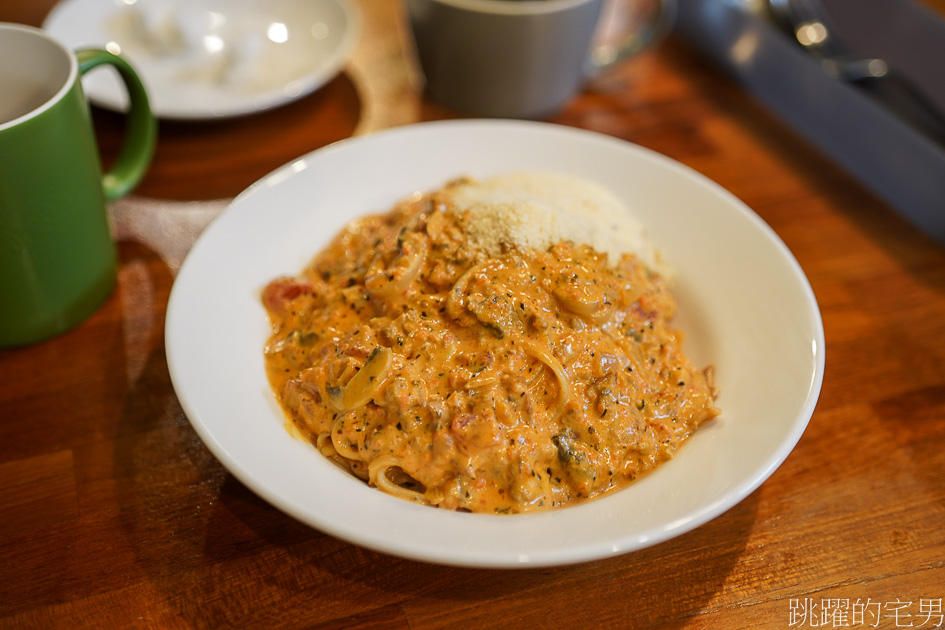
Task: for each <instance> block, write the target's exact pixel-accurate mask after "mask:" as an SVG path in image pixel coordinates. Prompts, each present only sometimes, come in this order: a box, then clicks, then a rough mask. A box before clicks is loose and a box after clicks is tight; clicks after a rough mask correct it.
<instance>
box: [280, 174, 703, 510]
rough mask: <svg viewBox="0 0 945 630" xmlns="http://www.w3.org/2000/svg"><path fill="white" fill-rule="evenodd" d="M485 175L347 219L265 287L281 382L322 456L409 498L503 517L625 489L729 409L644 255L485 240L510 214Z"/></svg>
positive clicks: (290, 413)
mask: <svg viewBox="0 0 945 630" xmlns="http://www.w3.org/2000/svg"><path fill="white" fill-rule="evenodd" d="M475 185H476V184H475V182H472V181H471V180H458V181H456V182H451V183H449V184H447V185H446V186H444V187H443V188H442V189H440V190H438V191H434V192H432V193H428V194H424V195H416V196H414V197H411V198H409V199H407V200H405V201H403V202H401V203H399V204H397V205H396V206H395V207H394V208H393V209H392V210H390V211H389V212H387V213H385V214H379V215H373V216H368V217H364V218H362V219H359V220H357V221H354V222H352V223H351V224H349V225H348V226H347V227H346V228H345V229H344V230H342V231H341V233H339V234H338V235H337V236H336V238H335V239H334V240H333V241H332V242H331V243H330V244H329V246H328V247H327V248H325V249H324V250H323V251H322V252H321V253H319V254H318V255H317V256H316V257H315V259H314V260H313V261H312V262H311V264H310V265H309V266H307V267H306V268H305V269H304V270H303V271H302V272H301V273H300V275H299V276H297V277H291V278H290V277H285V278H277V279H275V280H273V281H272V282H271V283H270V284H269V285H268V286H267V287H266V288H265V290H264V292H263V302H264V305H265V307H266V310H267V312H268V314H269V318H270V321H271V323H272V336H271V338H270V340H269V342H268V344H267V346H266V350H265V360H266V368H267V373H268V376H269V380H270V383H271V384H272V387H273V391H274V392H275V393H276V395H277V396H278V398H279V400H280V402H281V404H282V406H283V408H284V409H285V411H286V414H287V418H288V419H289V421H290V422H291V423H292V424H293V425H295V427H297V428H298V430H299V431H300V432H301V433H302V434H303V435H305V436H307V437H308V438H309V439H310V440H311V441H312V443H313V444H314V446H315V448H316V450H317V451H318V452H319V453H321V454H322V455H324V456H326V457H328V458H329V459H331V460H332V461H333V462H334V463H336V464H338V465H339V466H341V467H342V468H344V469H346V470H349V471H350V472H351V473H352V474H353V475H355V476H356V477H358V478H360V479H363V480H365V481H366V482H367V483H368V484H369V485H371V486H374V487H376V488H377V489H379V490H381V491H383V492H386V493H388V494H391V495H394V496H397V497H399V498H402V499H405V500H408V501H413V502H416V503H422V504H426V505H432V506H437V507H441V508H445V509H453V510H463V511H473V512H492V513H503V514H505V513H518V512H529V511H537V510H546V509H551V508H556V507H560V506H567V505H572V504H575V503H579V502H582V501H585V500H588V499H591V498H594V497H598V496H601V495H604V494H607V493H609V492H612V491H614V490H617V489H619V488H621V487H624V486H625V485H627V484H628V483H630V482H631V481H632V480H634V479H636V478H639V477H640V476H641V475H644V474H647V473H648V472H649V471H651V470H653V469H654V468H656V467H657V466H659V465H660V464H661V463H663V462H664V461H666V460H667V459H669V458H671V457H672V456H673V454H674V453H676V451H677V450H678V449H679V447H680V446H681V445H682V444H683V443H684V442H685V441H686V440H687V439H688V438H689V437H690V435H691V434H692V433H693V432H694V431H695V430H696V429H697V428H698V427H699V426H700V425H701V424H702V423H704V422H705V421H707V420H709V419H710V418H712V417H714V416H716V415H717V414H718V413H719V410H718V409H717V408H716V407H715V404H714V400H715V397H716V392H715V389H714V385H713V383H712V370H711V369H710V368H706V369H697V368H696V367H694V366H693V365H692V364H691V362H690V361H689V359H688V358H687V357H686V355H685V354H684V353H683V351H682V348H681V346H682V343H681V336H680V334H679V333H678V332H677V331H676V330H674V329H673V328H672V326H671V324H670V322H671V320H672V319H673V317H674V316H675V313H676V303H675V301H674V299H673V297H672V294H671V293H670V291H669V288H668V285H667V281H666V279H665V276H664V274H663V273H662V270H661V268H660V267H659V266H658V265H655V264H654V263H653V261H654V260H655V258H654V255H653V253H652V252H650V253H648V254H647V255H646V256H644V257H641V256H638V255H637V254H636V253H634V252H633V251H624V252H622V253H616V254H615V253H614V241H613V240H611V241H609V242H608V249H607V250H606V251H605V250H599V249H595V247H594V246H593V244H592V243H583V242H574V241H572V240H569V239H567V238H561V237H560V235H557V234H555V233H553V232H552V231H549V230H545V232H547V235H546V236H547V238H546V240H545V241H542V242H537V241H535V238H534V237H535V234H532V233H530V236H529V239H530V240H528V241H527V242H525V241H516V240H514V239H511V240H510V239H509V237H508V235H507V234H506V233H505V232H502V234H501V235H500V237H499V239H498V240H497V241H496V242H495V243H492V244H488V243H486V242H485V240H484V239H485V238H487V236H488V229H486V228H484V227H483V223H482V222H481V220H480V218H479V217H483V216H485V217H487V218H488V220H489V221H490V222H494V221H495V219H496V218H497V217H499V216H500V215H501V214H500V213H497V211H493V210H495V208H493V209H492V210H490V211H489V212H487V213H479V214H477V208H476V207H475V206H474V204H470V203H468V202H469V199H470V198H471V197H470V194H471V193H470V190H469V187H470V186H475ZM555 190H558V189H557V188H555ZM460 193H462V194H460ZM490 194H491V193H490ZM460 200H464V201H462V203H461V202H460ZM503 203H505V202H503ZM542 207H544V206H542ZM492 224H493V223H489V225H492ZM568 225H570V224H568ZM503 229H505V228H503ZM517 229H518V228H517ZM506 231H507V230H506ZM603 231H604V232H606V230H603ZM523 233H524V232H523ZM473 234H475V237H472V236H471V235H473ZM543 234H544V232H543Z"/></svg>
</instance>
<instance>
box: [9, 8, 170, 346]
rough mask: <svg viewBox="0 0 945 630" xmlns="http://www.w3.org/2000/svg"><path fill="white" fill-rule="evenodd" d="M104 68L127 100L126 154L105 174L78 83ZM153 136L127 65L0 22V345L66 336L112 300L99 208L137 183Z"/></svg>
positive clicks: (113, 272)
mask: <svg viewBox="0 0 945 630" xmlns="http://www.w3.org/2000/svg"><path fill="white" fill-rule="evenodd" d="M101 65H109V66H112V67H113V68H115V69H116V70H117V71H118V74H119V75H120V76H121V78H122V80H123V82H124V84H125V86H126V88H127V90H128V94H129V96H130V101H131V105H130V108H129V110H128V121H127V127H126V138H125V144H124V146H123V147H122V150H121V152H120V153H119V155H118V157H117V158H116V161H115V164H114V165H113V166H112V168H111V169H110V170H109V172H107V173H104V174H103V172H102V166H101V159H100V156H99V152H98V147H97V144H96V140H95V135H94V132H93V128H92V120H91V115H90V112H89V108H88V104H87V102H86V99H85V95H84V93H83V91H82V84H81V77H82V75H83V74H85V73H86V72H87V71H89V70H91V69H92V68H95V67H97V66H101ZM156 130H157V123H156V121H155V119H154V117H153V116H152V114H151V109H150V106H149V104H148V98H147V94H146V92H145V90H144V87H143V86H142V83H141V81H140V80H139V78H138V76H137V75H136V74H135V72H134V70H133V69H132V68H131V67H130V66H129V65H128V63H127V62H126V61H125V60H124V59H122V58H120V57H117V56H115V55H113V54H111V53H109V52H106V51H104V50H95V49H88V50H79V51H76V52H75V53H73V52H72V51H71V50H69V49H68V48H66V47H64V46H63V45H62V44H61V43H59V42H58V41H56V40H55V39H53V38H51V37H50V36H49V35H48V34H46V33H45V32H43V31H41V30H39V29H35V28H32V27H28V26H23V25H18V24H0V346H15V345H24V344H29V343H33V342H36V341H40V340H42V339H45V338H47V337H51V336H53V335H56V334H59V333H61V332H64V331H65V330H68V329H69V328H72V327H73V326H75V325H76V324H78V323H79V322H81V321H82V320H84V319H85V318H86V317H87V316H89V315H90V314H91V313H92V312H94V311H95V310H96V309H97V308H98V306H99V305H100V304H101V303H102V302H103V301H104V300H105V298H106V297H107V296H108V295H109V293H110V292H111V290H112V288H113V286H114V284H115V280H116V277H117V258H118V256H117V248H116V246H115V243H114V241H113V239H112V235H111V231H110V225H109V221H108V215H107V212H106V202H107V200H109V199H115V198H117V197H120V196H122V195H124V194H126V193H128V192H129V191H131V190H132V189H133V188H134V187H135V186H136V185H137V184H138V182H139V181H140V179H141V178H142V177H143V175H144V173H145V171H146V170H147V168H148V165H149V164H150V161H151V157H152V156H153V154H154V146H155V141H156V134H157V131H156Z"/></svg>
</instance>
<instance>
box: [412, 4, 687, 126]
mask: <svg viewBox="0 0 945 630" xmlns="http://www.w3.org/2000/svg"><path fill="white" fill-rule="evenodd" d="M674 2H675V0H632V1H625V2H623V3H622V4H620V5H618V4H616V3H614V4H613V5H611V4H609V2H608V0H406V5H407V13H408V17H409V21H410V27H411V32H412V34H413V38H414V43H415V45H416V52H417V57H418V60H419V62H420V67H421V69H422V71H423V75H424V79H425V81H426V91H427V93H428V95H429V96H430V98H431V99H433V100H435V101H437V102H439V103H442V104H444V105H447V106H448V107H451V108H454V109H456V110H459V111H461V112H465V113H467V114H473V115H478V116H490V117H500V118H540V117H545V116H548V115H551V114H553V113H555V112H556V111H557V110H559V109H560V108H561V107H562V106H563V105H564V104H565V103H566V102H567V101H568V99H570V98H571V96H573V95H574V94H575V93H576V92H577V91H578V90H579V89H580V88H581V87H582V85H583V84H584V83H585V82H586V81H587V79H588V78H589V77H591V76H593V75H595V74H597V73H599V72H601V71H602V70H604V69H606V68H609V67H611V66H613V65H614V64H616V63H618V62H619V61H621V60H623V59H626V58H627V57H629V56H631V55H633V54H635V53H637V52H639V51H641V50H643V49H644V48H646V47H647V46H648V45H650V44H651V43H652V42H654V41H656V40H657V39H659V37H660V35H662V34H663V33H665V32H666V31H667V30H668V29H669V27H670V26H671V24H672V20H673V17H674V15H675V4H674ZM605 8H612V9H614V10H615V11H616V10H622V11H623V13H617V14H615V15H611V16H609V19H608V20H603V19H602V15H603V12H604V9H605ZM638 9H639V10H638ZM644 9H645V10H644ZM604 22H606V24H607V26H609V27H612V30H614V31H615V32H617V33H618V35H617V37H616V38H612V39H611V41H606V42H604V41H601V27H602V23H604ZM615 22H620V24H617V25H615Z"/></svg>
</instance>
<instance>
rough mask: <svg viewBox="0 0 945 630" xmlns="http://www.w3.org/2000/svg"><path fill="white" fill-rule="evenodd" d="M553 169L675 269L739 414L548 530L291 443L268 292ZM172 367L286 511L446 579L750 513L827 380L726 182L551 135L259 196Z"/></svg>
mask: <svg viewBox="0 0 945 630" xmlns="http://www.w3.org/2000/svg"><path fill="white" fill-rule="evenodd" d="M520 168H535V169H547V170H558V171H562V172H566V173H571V174H574V175H578V176H582V177H587V178H591V179H594V180H597V181H598V182H600V183H601V184H603V185H604V186H606V187H608V188H610V189H611V190H612V191H614V192H615V193H616V194H617V195H618V196H620V197H621V198H622V199H624V200H625V201H626V203H627V204H628V206H629V207H630V208H631V209H632V211H633V212H634V213H635V214H636V215H637V216H638V217H639V219H640V220H641V221H643V223H644V224H645V225H646V226H647V227H648V229H649V231H650V234H651V237H652V239H653V240H654V241H655V242H656V244H657V245H658V246H659V247H660V248H661V249H662V250H663V253H664V255H665V257H666V258H667V260H668V261H669V262H670V263H671V264H672V265H673V266H674V267H675V270H676V274H677V278H676V287H675V291H676V294H677V297H678V301H679V305H680V310H681V316H680V318H679V319H678V323H679V325H680V326H681V327H682V329H683V330H684V331H685V333H686V341H685V348H686V350H687V352H688V354H689V355H690V356H691V357H692V358H693V360H694V361H695V362H696V364H699V365H706V364H709V363H712V364H714V365H715V366H716V382H717V384H718V386H719V388H720V389H721V396H720V398H719V400H718V405H719V406H720V407H721V409H722V412H723V413H722V416H721V417H719V418H717V419H716V420H714V421H713V422H711V423H709V424H707V425H705V426H703V427H702V428H701V429H700V430H699V431H698V432H697V433H696V434H695V436H694V437H693V438H692V439H691V440H690V441H689V442H688V443H687V444H685V445H684V446H683V447H682V449H681V450H680V452H679V453H678V454H677V456H676V457H675V458H674V459H673V460H671V461H669V462H667V463H666V464H664V465H663V466H662V467H660V468H658V469H657V470H656V471H655V472H653V473H652V474H650V475H649V476H647V477H645V478H643V479H642V480H640V481H638V482H636V483H634V484H632V485H631V486H629V487H628V488H626V489H623V490H621V491H619V492H616V493H613V494H611V495H609V496H606V497H603V498H600V499H597V500H594V501H590V502H588V503H586V504H583V505H579V506H576V507H569V508H566V509H562V510H558V511H551V512H544V513H538V514H525V515H511V516H496V515H483V514H467V513H458V512H450V511H445V510H438V509H435V508H430V507H424V506H419V505H415V504H412V503H408V502H406V501H402V500H400V499H396V498H394V497H391V496H388V495H386V494H384V493H382V492H380V491H378V490H374V489H372V488H369V487H368V486H366V485H365V484H363V483H362V482H360V481H357V480H355V479H354V478H353V477H351V476H349V475H347V474H346V473H344V472H342V471H340V470H339V469H338V468H336V467H335V466H334V465H333V464H331V463H329V462H328V461H327V460H325V459H324V458H323V457H322V456H321V455H319V454H318V453H317V452H316V451H315V450H314V448H313V447H311V446H310V445H309V444H308V443H305V442H303V441H300V440H298V439H295V438H292V437H290V435H289V434H288V432H287V431H286V430H285V428H284V417H283V415H282V413H281V411H280V409H279V408H278V406H277V404H276V402H275V399H274V397H273V395H272V392H271V391H270V389H269V386H268V383H267V381H266V376H265V369H264V365H263V346H264V344H265V341H266V338H267V336H268V333H269V326H268V321H267V318H266V314H265V312H264V310H263V308H262V306H261V303H260V301H259V295H260V290H261V289H262V287H264V286H265V285H266V283H267V282H268V281H269V280H271V279H272V278H275V277H277V276H279V275H286V274H294V273H297V272H298V271H300V270H301V269H302V267H303V266H304V265H305V264H306V263H307V262H308V261H309V260H310V259H311V257H312V256H313V255H314V254H315V253H316V252H317V251H318V250H319V249H320V248H321V247H322V246H323V245H324V244H325V243H326V242H327V240H328V239H329V238H330V237H331V236H333V235H334V234H335V233H336V232H337V230H339V229H340V228H341V227H342V226H343V225H344V224H345V223H346V222H348V221H349V220H350V219H352V218H355V217H357V216H360V215H363V214H366V213H369V212H380V211H385V210H387V209H389V208H390V207H391V206H392V205H393V204H394V203H395V202H396V201H398V200H400V199H402V198H404V197H407V196H409V195H410V194H411V193H413V192H414V191H417V190H429V189H433V188H436V187H439V186H440V185H442V184H443V183H444V182H445V181H447V180H449V179H452V178H454V177H457V176H460V175H474V176H487V175H489V174H494V173H498V172H502V171H507V170H513V169H520ZM166 344H167V357H168V365H169V367H170V371H171V377H172V379H173V384H174V387H175V389H176V391H177V393H178V396H179V398H180V402H181V404H182V406H183V408H184V411H185V412H186V413H187V416H188V417H189V418H190V420H191V422H192V424H193V426H194V428H195V430H196V431H197V433H198V434H199V435H200V437H201V438H202V439H203V440H204V442H205V443H206V444H207V446H208V448H209V449H210V450H211V451H212V452H213V453H214V455H216V457H217V458H218V459H219V460H220V461H221V462H222V463H223V465H224V466H226V467H227V468H228V469H229V470H230V471H231V472H232V473H233V474H234V475H235V476H236V477H237V478H238V479H239V480H241V481H242V482H243V483H244V484H246V485H247V486H248V487H250V488H251V489H252V490H254V491H255V492H256V493H257V494H259V495H260V496H261V497H263V498H265V499H266V500H267V501H269V502H270V503H272V504H273V505H274V506H276V507H278V508H279V509H281V510H283V511H285V512H286V513H288V514H290V515H292V516H294V517H295V518H297V519H299V520H300V521H303V522H305V523H308V524H310V525H312V526H313V527H316V528H318V529H320V530H323V531H325V532H327V533H329V534H332V535H335V536H338V537H340V538H343V539H346V540H349V541H351V542H353V543H356V544H359V545H363V546H366V547H370V548H372V549H376V550H380V551H383V552H387V553H391V554H395V555H400V556H404V557H408V558H414V559H419V560H426V561H430V562H437V563H444V564H454V565H465V566H481V567H518V566H536V565H556V564H566V563H574V562H580V561H586V560H592V559H595V558H602V557H606V556H611V555H614V554H619V553H625V552H628V551H632V550H634V549H639V548H641V547H645V546H648V545H652V544H654V543H658V542H660V541H663V540H666V539H668V538H671V537H673V536H677V535H679V534H681V533H683V532H686V531H689V530H691V529H693V528H695V527H698V526H699V525H701V524H702V523H705V522H706V521H708V520H709V519H712V518H714V517H716V516H718V515H719V514H721V513H722V512H724V511H725V510H727V509H728V508H730V507H731V506H733V505H735V504H736V503H738V502H739V501H741V500H742V499H743V498H745V497H746V496H747V495H748V494H749V493H751V492H752V491H753V490H754V489H755V488H757V487H758V486H759V485H760V484H761V483H762V482H763V481H764V480H765V479H767V478H768V476H769V475H771V474H772V473H773V472H774V471H775V469H776V468H777V467H778V466H779V465H780V463H781V462H782V461H783V460H784V458H785V457H787V456H788V454H789V453H790V452H791V450H792V448H793V447H794V445H795V443H796V442H797V440H798V439H799V438H800V436H801V434H802V433H803V431H804V429H805V427H806V426H807V422H808V420H809V419H810V416H811V414H812V413H813V410H814V406H815V403H816V401H817V396H818V394H819V392H820V386H821V380H822V378H823V368H824V337H823V327H822V324H821V319H820V313H819V310H818V308H817V303H816V302H815V300H814V296H813V293H812V292H811V289H810V286H809V285H808V283H807V280H806V278H805V276H804V274H803V272H802V270H801V269H800V267H799V266H798V264H797V262H796V261H795V260H794V258H793V257H792V256H791V253H790V252H789V251H788V249H787V248H786V247H785V246H784V244H783V243H782V242H781V241H780V240H779V239H778V237H777V236H776V235H775V234H774V232H772V231H771V229H770V228H769V227H768V226H767V225H766V224H765V223H764V222H762V221H761V219H759V218H758V216H757V215H756V214H754V213H753V212H752V211H751V210H749V209H748V208H747V207H746V206H745V205H744V204H742V203H741V202H740V201H738V200H737V199H735V198H734V197H733V196H732V195H730V194H729V193H727V192H726V191H725V190H723V189H721V188H720V187H719V186H717V185H716V184H713V183H712V182H710V181H708V180H707V179H706V178H704V177H702V176H701V175H699V174H697V173H695V172H694V171H692V170H690V169H689V168H686V167H684V166H682V165H680V164H678V163H676V162H673V161H672V160H669V159H667V158H665V157H663V156H660V155H658V154H655V153H653V152H651V151H648V150H646V149H643V148H640V147H638V146H635V145H632V144H629V143H626V142H623V141H620V140H616V139H614V138H611V137H608V136H602V135H599V134H594V133H590V132H586V131H579V130H576V129H571V128H566V127H560V126H554V125H548V124H543V123H529V122H512V121H456V122H441V123H426V124H421V125H416V126H408V127H402V128H397V129H393V130H390V131H385V132H381V133H377V134H374V135H369V136H363V137H358V138H355V139H351V140H346V141H343V142H340V143H337V144H334V145H332V146H329V147H326V148H324V149H321V150H319V151H315V152H314V153H311V154H309V155H307V156H305V157H303V158H300V159H299V160H296V161H295V162H293V163H291V164H288V165H286V166H285V167H283V168H281V169H279V170H277V171H276V172H274V173H272V174H271V175H269V176H268V177H266V178H264V179H263V180H261V181H260V182H258V183H257V184H255V185H253V186H252V187H251V188H249V189H248V190H247V191H245V192H244V193H243V194H242V195H240V196H239V197H238V198H237V199H236V200H235V201H234V202H233V203H232V205H231V206H230V207H229V208H228V209H227V210H226V211H224V213H223V214H221V215H220V217H219V218H218V219H216V220H215V221H214V222H213V223H212V224H211V225H210V226H209V227H208V229H207V230H206V232H205V233H204V234H203V235H202V236H201V237H200V239H199V240H198V241H197V243H196V244H195V246H194V248H193V249H192V251H191V252H190V254H189V256H188V257H187V259H186V260H185V262H184V264H183V266H182V267H181V270H180V273H179V275H178V277H177V280H176V282H175V284H174V287H173V290H172V293H171V297H170V303H169V305H168V312H167V330H166Z"/></svg>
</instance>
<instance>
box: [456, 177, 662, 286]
mask: <svg viewBox="0 0 945 630" xmlns="http://www.w3.org/2000/svg"><path fill="white" fill-rule="evenodd" d="M446 193H447V194H448V195H449V197H450V199H451V201H452V203H453V204H454V205H455V207H456V208H457V210H459V211H460V212H463V211H467V210H468V211H469V213H470V221H469V222H468V224H467V228H466V236H467V237H468V238H469V239H470V241H471V242H472V243H474V244H476V245H478V246H479V247H482V248H483V249H485V250H486V251H487V252H488V253H489V254H491V255H498V254H500V253H501V252H502V248H503V245H512V246H515V247H518V248H526V249H542V250H544V249H548V248H549V247H551V246H552V245H554V244H556V243H558V242H560V241H564V240H570V241H572V242H574V243H582V244H585V245H590V246H591V247H593V248H594V249H596V250H597V251H599V252H602V253H606V254H607V255H608V258H609V260H610V262H611V264H613V263H615V262H616V261H617V260H619V259H620V257H621V255H623V254H636V255H637V256H638V257H639V258H640V259H641V260H642V261H643V262H644V263H645V264H646V265H647V266H649V267H650V268H651V269H653V270H654V271H658V272H660V273H662V274H663V275H668V269H666V268H665V265H664V264H663V262H662V260H661V258H660V255H659V252H658V251H657V250H656V249H655V248H654V247H653V246H652V245H651V244H650V242H649V240H648V237H647V235H646V231H645V230H644V228H643V226H642V225H641V224H640V223H639V221H637V220H636V219H635V218H634V217H633V215H632V214H631V213H630V211H629V209H628V208H627V207H626V205H625V204H624V203H623V202H621V200H620V199H618V198H617V197H616V196H615V195H614V194H613V193H611V192H610V191H608V190H607V189H606V188H604V187H603V186H600V185H599V184H597V183H595V182H592V181H590V180H587V179H582V178H579V177H575V176H571V175H564V174H562V173H553V172H546V171H513V172H509V173H505V174H502V175H497V176H494V177H490V178H488V179H483V180H473V179H468V180H460V181H457V182H454V183H453V184H452V185H450V186H449V187H447V190H446Z"/></svg>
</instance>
